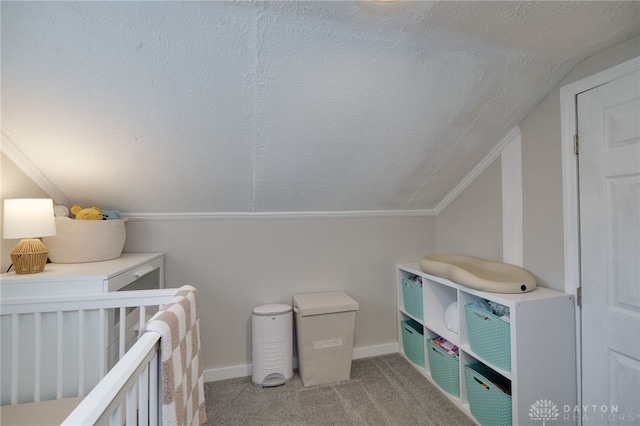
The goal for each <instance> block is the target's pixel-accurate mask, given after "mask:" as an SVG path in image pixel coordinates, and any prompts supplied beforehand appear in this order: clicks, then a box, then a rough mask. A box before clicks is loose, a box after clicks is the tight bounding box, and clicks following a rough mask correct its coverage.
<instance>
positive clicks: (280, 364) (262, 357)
mask: <svg viewBox="0 0 640 426" xmlns="http://www.w3.org/2000/svg"><path fill="white" fill-rule="evenodd" d="M251 334H252V354H253V376H252V377H251V382H252V383H253V384H254V385H256V386H260V387H271V386H279V385H283V384H285V383H287V382H288V381H289V380H291V379H292V378H293V313H292V309H291V306H289V305H284V304H268V305H262V306H258V307H256V308H254V309H253V311H252V315H251Z"/></svg>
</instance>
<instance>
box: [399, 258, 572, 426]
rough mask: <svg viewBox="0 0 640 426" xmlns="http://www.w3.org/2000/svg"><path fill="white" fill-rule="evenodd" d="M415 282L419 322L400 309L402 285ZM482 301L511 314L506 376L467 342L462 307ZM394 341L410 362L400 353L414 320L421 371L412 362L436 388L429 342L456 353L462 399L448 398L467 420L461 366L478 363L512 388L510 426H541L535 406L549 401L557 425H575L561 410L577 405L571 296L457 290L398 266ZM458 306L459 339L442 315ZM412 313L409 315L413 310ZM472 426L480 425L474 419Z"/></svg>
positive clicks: (546, 292)
mask: <svg viewBox="0 0 640 426" xmlns="http://www.w3.org/2000/svg"><path fill="white" fill-rule="evenodd" d="M415 277H419V278H420V279H421V280H422V307H423V309H422V311H423V312H422V313H423V319H421V318H416V317H415V316H413V315H411V314H410V313H409V312H408V311H407V310H406V309H405V306H404V296H405V295H404V294H403V280H406V279H411V278H415ZM478 299H485V300H488V301H493V302H496V303H499V304H501V305H504V306H506V307H508V308H509V313H510V322H509V325H510V327H509V328H510V330H509V332H510V347H509V348H507V350H508V351H510V354H509V356H510V360H511V368H510V370H504V369H502V368H500V367H498V366H495V365H493V364H492V363H491V362H490V361H488V360H486V359H484V358H483V357H482V356H480V355H478V354H477V353H474V351H473V350H472V348H471V344H470V339H469V329H468V327H467V318H466V313H465V305H467V304H469V303H474V302H475V301H476V300H478ZM397 300H398V321H397V322H398V336H399V340H400V341H399V345H398V347H399V351H400V353H401V354H402V355H403V356H404V357H405V358H407V359H408V360H409V361H410V362H411V360H410V359H409V357H407V356H406V354H405V353H404V349H403V342H402V328H401V327H402V326H401V324H402V321H406V320H407V319H413V320H415V321H417V322H418V323H419V324H421V325H422V326H423V327H424V341H425V343H424V344H425V351H424V353H425V363H424V364H425V366H424V367H421V366H420V365H418V364H416V363H414V362H411V363H412V365H413V366H414V367H415V368H416V369H417V370H418V371H419V372H420V373H422V374H423V375H424V376H425V377H426V378H427V379H428V380H430V381H431V382H432V383H434V385H436V386H438V385H437V383H436V382H435V381H434V380H433V377H432V375H431V367H430V365H429V357H428V350H427V349H426V348H427V341H428V340H429V339H435V338H437V337H439V336H440V337H443V338H445V339H446V340H448V341H449V342H451V343H453V344H454V345H456V346H458V347H459V349H460V350H459V360H460V362H459V374H458V376H459V380H460V396H459V397H455V396H453V395H450V394H449V393H448V392H446V391H445V390H444V389H442V388H440V387H439V388H440V389H441V390H442V392H443V393H444V394H445V395H447V397H448V398H449V399H450V400H452V401H453V402H454V403H455V404H456V405H458V406H459V407H460V408H461V409H462V410H463V411H464V412H465V413H467V415H469V417H471V418H472V419H475V418H474V417H473V415H472V414H471V408H470V405H469V394H468V391H467V383H466V375H465V366H466V365H469V364H473V363H481V364H483V365H485V366H486V367H488V368H490V369H491V370H493V371H495V372H496V373H497V374H499V375H501V376H502V377H504V378H505V379H507V380H508V381H510V382H511V403H512V404H511V405H512V418H511V420H512V424H513V425H518V426H522V425H538V426H539V425H540V424H541V420H544V419H542V418H536V416H535V415H533V416H530V413H531V409H532V407H533V405H534V404H536V403H537V402H538V401H540V400H550V401H551V402H552V403H553V404H555V405H556V406H557V407H560V408H558V410H560V411H559V417H558V418H557V419H556V420H555V421H554V424H557V425H560V424H561V425H568V424H576V422H575V419H574V418H573V416H569V417H571V418H570V419H565V418H564V416H563V413H562V407H564V406H565V405H566V406H570V407H575V406H576V404H577V379H576V352H575V344H576V332H575V300H574V297H573V295H570V294H566V293H562V292H558V291H554V290H550V289H547V288H543V287H538V288H537V289H536V290H534V291H532V292H529V293H520V294H504V293H488V292H483V291H479V290H474V289H471V288H468V287H465V286H463V285H460V284H457V283H455V282H453V281H451V280H448V279H446V278H441V277H436V276H433V275H429V274H426V273H424V272H422V270H421V269H420V265H419V264H418V263H417V262H416V263H410V264H400V265H397ZM453 302H458V320H459V321H458V323H459V328H460V330H459V334H456V333H454V332H452V331H450V330H449V329H448V328H447V326H446V325H445V319H444V318H445V311H446V309H447V307H449V305H451V303H453ZM411 310H412V311H413V309H411ZM475 420H476V422H478V423H479V424H480V421H478V419H475Z"/></svg>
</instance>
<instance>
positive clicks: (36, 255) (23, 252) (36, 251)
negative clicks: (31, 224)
mask: <svg viewBox="0 0 640 426" xmlns="http://www.w3.org/2000/svg"><path fill="white" fill-rule="evenodd" d="M48 257H49V250H47V247H46V246H45V245H44V244H43V243H42V241H40V240H39V239H37V238H26V239H24V240H22V241H20V242H19V243H18V245H17V246H16V247H15V248H14V249H13V251H12V252H11V261H12V262H13V269H14V270H15V271H16V274H34V273H36V272H42V271H44V266H45V265H46V264H47V258H48Z"/></svg>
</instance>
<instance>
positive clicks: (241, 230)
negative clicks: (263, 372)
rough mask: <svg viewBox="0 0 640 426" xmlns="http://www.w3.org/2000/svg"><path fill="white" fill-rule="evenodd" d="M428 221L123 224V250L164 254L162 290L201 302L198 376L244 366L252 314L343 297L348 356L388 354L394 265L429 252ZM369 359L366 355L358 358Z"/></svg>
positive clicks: (393, 313)
mask: <svg viewBox="0 0 640 426" xmlns="http://www.w3.org/2000/svg"><path fill="white" fill-rule="evenodd" d="M434 225H435V218H433V217H380V218H332V219H237V220H230V219H212V220H196V221H180V220H178V221H154V220H148V221H144V220H143V221H138V220H135V221H131V222H129V223H128V224H127V243H126V246H125V251H129V252H144V251H159V252H164V253H166V262H165V266H166V276H165V278H166V283H167V284H168V286H172V287H177V286H180V285H182V284H191V285H194V286H195V287H197V288H198V289H199V291H200V293H201V297H202V307H203V308H202V325H201V326H202V332H203V357H204V367H205V369H206V370H217V369H225V368H229V367H234V366H239V365H245V364H249V363H251V333H250V331H251V323H250V319H251V310H252V309H253V308H254V307H255V306H258V305H261V304H264V303H291V297H292V295H293V294H296V293H305V292H315V291H327V290H344V291H346V292H347V293H348V294H350V295H351V296H352V297H353V298H354V299H356V300H357V301H358V303H359V304H360V309H359V311H358V314H357V319H356V332H355V342H354V346H355V348H356V349H358V348H360V349H362V348H370V349H371V350H374V351H375V350H376V349H375V348H371V347H376V346H378V345H387V346H385V347H382V348H379V349H381V350H383V351H387V352H388V351H389V350H394V348H395V346H394V345H395V344H396V342H397V336H396V333H397V325H396V319H397V317H396V315H397V314H396V291H395V270H394V267H395V264H396V263H398V262H408V261H415V260H417V259H419V258H420V257H421V256H423V255H425V254H427V253H430V252H433V251H434V249H435V226H434ZM364 353H365V354H366V353H367V352H366V351H365V352H364Z"/></svg>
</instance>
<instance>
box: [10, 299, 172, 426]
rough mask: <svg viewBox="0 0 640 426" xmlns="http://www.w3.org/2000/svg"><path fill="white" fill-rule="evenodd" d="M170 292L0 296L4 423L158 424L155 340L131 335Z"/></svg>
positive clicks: (155, 336)
mask: <svg viewBox="0 0 640 426" xmlns="http://www.w3.org/2000/svg"><path fill="white" fill-rule="evenodd" d="M175 292H176V289H162V290H139V291H127V292H112V293H99V294H82V295H73V296H69V295H65V296H47V297H20V298H17V297H12V298H2V300H1V301H0V302H1V304H0V306H1V311H0V315H1V318H0V321H1V324H0V325H1V327H2V329H1V331H2V347H1V348H0V349H1V354H2V361H1V367H2V369H1V370H0V372H1V373H2V374H1V378H2V386H1V393H0V398H1V400H2V407H1V412H0V416H1V418H2V424H3V425H11V424H25V425H26V424H28V425H38V424H64V425H92V424H112V425H113V424H116V425H117V424H127V425H130V424H137V425H148V424H151V425H157V424H159V423H160V419H159V392H158V355H157V354H158V347H159V339H160V335H159V334H157V333H153V332H148V333H145V334H144V335H143V336H141V338H140V339H137V330H139V326H140V324H144V323H145V322H146V321H147V319H148V318H149V316H150V314H151V313H153V312H154V311H155V310H157V309H158V307H159V306H162V305H164V304H166V303H167V302H168V301H169V300H170V299H171V298H172V296H173V295H174V294H175ZM121 318H122V319H126V320H124V321H121V320H120V319H121ZM132 319H133V321H132ZM114 345H115V346H117V352H118V354H117V359H119V360H118V361H117V363H115V360H113V359H112V358H111V355H110V352H109V349H110V348H113V347H114ZM129 346H130V347H129ZM114 363H115V365H112V364H114Z"/></svg>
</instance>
